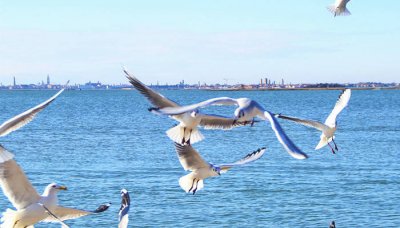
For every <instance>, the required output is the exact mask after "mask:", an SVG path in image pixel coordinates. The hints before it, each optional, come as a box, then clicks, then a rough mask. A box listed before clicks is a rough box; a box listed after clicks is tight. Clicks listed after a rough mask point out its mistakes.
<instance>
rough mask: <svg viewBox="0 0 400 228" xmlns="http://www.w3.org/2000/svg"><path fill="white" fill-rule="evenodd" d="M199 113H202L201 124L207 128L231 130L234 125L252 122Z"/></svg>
mask: <svg viewBox="0 0 400 228" xmlns="http://www.w3.org/2000/svg"><path fill="white" fill-rule="evenodd" d="M197 115H201V121H200V126H203V127H204V128H205V129H224V130H229V129H232V128H234V127H239V126H245V125H247V124H251V121H238V120H236V119H233V118H228V117H224V116H218V115H211V114H197Z"/></svg>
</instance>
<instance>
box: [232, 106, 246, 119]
mask: <svg viewBox="0 0 400 228" xmlns="http://www.w3.org/2000/svg"><path fill="white" fill-rule="evenodd" d="M244 114H245V113H244V110H243V109H242V108H237V109H236V110H235V113H234V115H235V117H236V118H237V119H240V118H242V117H243V116H244Z"/></svg>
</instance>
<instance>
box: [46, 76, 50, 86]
mask: <svg viewBox="0 0 400 228" xmlns="http://www.w3.org/2000/svg"><path fill="white" fill-rule="evenodd" d="M47 85H50V76H49V75H47Z"/></svg>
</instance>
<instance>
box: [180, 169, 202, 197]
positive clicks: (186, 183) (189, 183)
mask: <svg viewBox="0 0 400 228" xmlns="http://www.w3.org/2000/svg"><path fill="white" fill-rule="evenodd" d="M196 182H197V181H195V180H194V179H193V175H192V174H191V173H189V174H188V175H185V176H183V177H181V178H179V185H180V186H181V188H182V189H183V190H184V191H185V192H187V193H189V192H192V193H193V191H194V190H196V191H198V190H200V189H203V188H204V183H203V180H199V181H198V182H197V183H196Z"/></svg>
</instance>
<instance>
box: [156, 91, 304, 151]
mask: <svg viewBox="0 0 400 228" xmlns="http://www.w3.org/2000/svg"><path fill="white" fill-rule="evenodd" d="M209 105H237V106H239V107H238V108H237V109H236V110H235V112H234V116H235V118H236V119H237V121H239V122H249V121H250V122H253V121H254V118H255V117H259V118H260V119H263V120H268V121H269V122H270V123H271V127H272V129H273V130H274V132H275V135H276V137H277V139H278V140H279V142H280V143H281V144H282V146H283V147H284V148H285V149H286V151H287V152H288V153H289V154H290V155H291V156H292V157H294V158H297V159H306V158H307V157H308V156H307V154H305V153H304V152H302V151H301V150H300V149H299V148H298V147H297V146H296V145H295V144H294V143H293V142H292V141H291V140H290V139H289V137H288V136H287V135H286V133H285V132H284V131H283V129H282V127H281V126H280V124H279V122H278V121H277V120H276V118H275V117H274V115H273V114H272V113H270V112H269V111H267V110H265V109H264V108H263V107H262V106H261V105H260V104H258V103H257V102H256V101H254V100H251V99H249V98H238V99H234V98H230V97H218V98H213V99H209V100H206V101H203V102H200V103H197V104H193V105H188V106H181V107H165V108H161V109H157V110H152V112H155V113H158V114H163V115H179V114H183V113H188V112H193V111H195V110H198V109H199V108H204V107H206V106H209Z"/></svg>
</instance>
